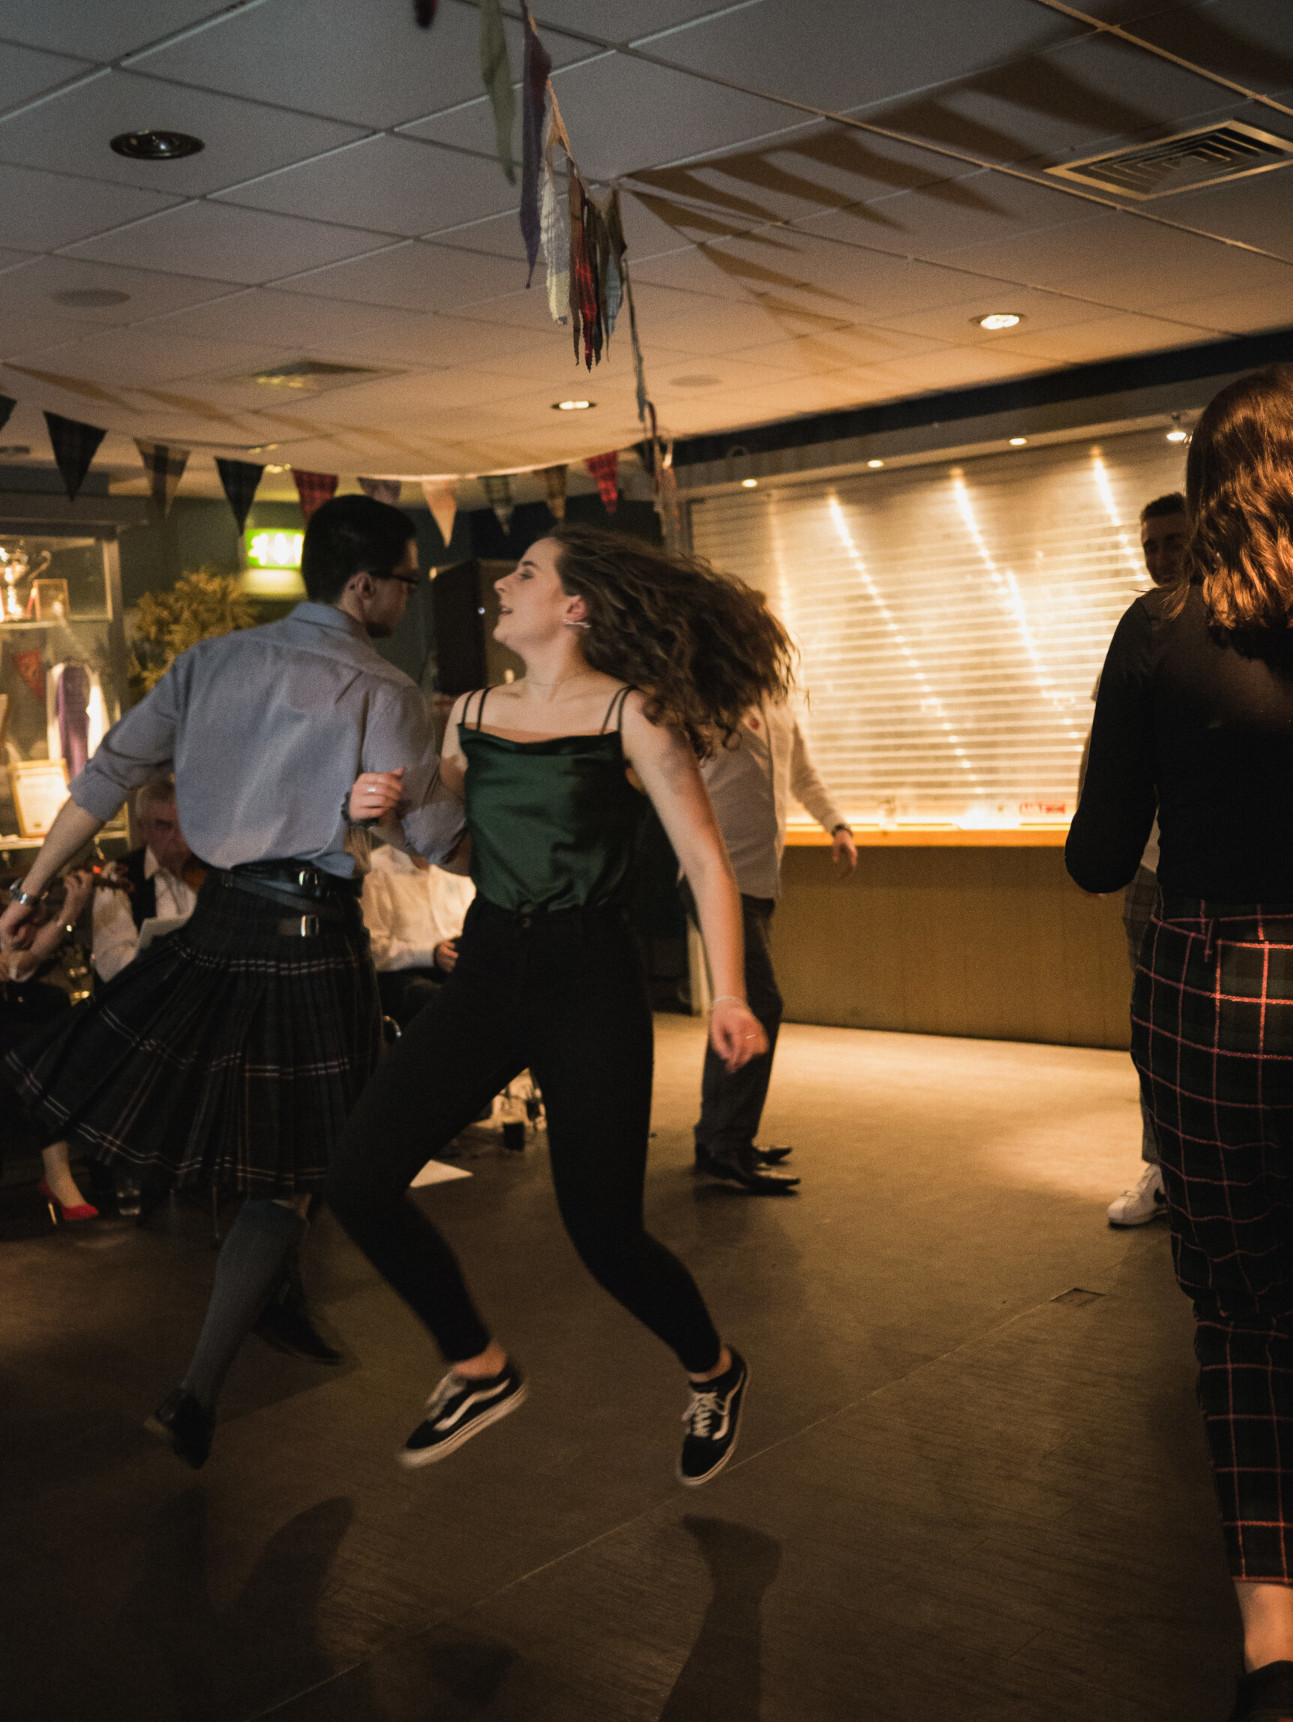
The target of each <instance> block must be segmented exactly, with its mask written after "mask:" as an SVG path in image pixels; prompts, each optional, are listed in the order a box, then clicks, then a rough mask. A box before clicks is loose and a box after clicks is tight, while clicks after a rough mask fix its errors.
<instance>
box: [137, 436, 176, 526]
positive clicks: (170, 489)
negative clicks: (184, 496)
mask: <svg viewBox="0 0 1293 1722" xmlns="http://www.w3.org/2000/svg"><path fill="white" fill-rule="evenodd" d="M135 447H136V448H137V449H138V450H139V458H140V460H142V461H143V463H144V468H145V470H146V471H147V473H148V476H149V478H150V479H151V480H152V486H151V489H150V491H149V502H150V504H151V511H152V514H153V518H154V519H155V520H165V518H166V516H167V515H168V514H169V513H170V511H171V502H172V499H173V498H174V496H175V492H176V491H177V490H178V489H179V485H180V480H181V478H183V476H184V468H185V467H186V466H187V465H188V463H189V451H188V449H186V448H171V447H170V446H169V445H168V444H166V443H164V442H141V441H140V440H139V438H138V437H136V438H135Z"/></svg>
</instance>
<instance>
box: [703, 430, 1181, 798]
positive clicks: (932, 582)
mask: <svg viewBox="0 0 1293 1722" xmlns="http://www.w3.org/2000/svg"><path fill="white" fill-rule="evenodd" d="M1183 471H1184V460H1183V456H1182V451H1181V450H1180V449H1179V448H1176V447H1174V446H1172V445H1170V444H1168V443H1167V442H1166V441H1165V440H1164V435H1163V432H1162V431H1161V430H1156V431H1148V432H1136V433H1133V434H1129V435H1124V436H1116V437H1109V438H1104V439H1102V440H1101V441H1100V442H1099V443H1091V442H1085V443H1066V444H1063V445H1059V446H1049V447H1043V448H1021V449H1012V450H1011V451H1010V452H1009V453H1008V454H1000V455H996V454H994V455H985V456H980V457H977V458H975V459H970V460H963V461H959V462H956V463H946V462H944V463H940V464H938V465H931V466H922V467H906V468H899V469H896V470H892V471H880V472H859V473H857V474H856V475H850V476H847V477H842V478H833V479H829V480H812V481H808V482H803V483H793V482H786V483H778V482H777V481H775V480H764V481H763V484H762V486H761V487H760V488H759V489H758V490H753V491H747V490H741V491H738V492H736V493H735V494H730V495H721V496H714V497H707V498H698V499H697V500H696V501H695V502H694V503H693V504H692V510H691V525H692V541H693V544H694V547H695V549H696V551H697V553H698V554H699V555H702V556H705V557H708V558H709V560H710V561H712V562H713V563H714V564H715V565H716V566H718V567H720V568H726V569H728V570H730V571H731V572H732V573H735V574H739V575H741V576H742V577H743V578H744V579H746V580H748V581H749V582H750V583H751V584H752V585H756V586H759V587H761V588H762V589H763V590H764V591H765V592H766V593H767V594H768V599H769V602H770V603H771V605H772V607H773V608H774V609H775V610H776V612H777V613H778V615H780V617H781V618H782V620H783V621H784V622H785V623H786V625H787V627H788V628H789V629H790V631H791V633H792V634H793V636H794V638H795V641H796V643H797V645H798V646H799V649H800V652H801V654H802V656H801V663H800V681H801V685H802V687H803V688H804V689H805V690H806V692H807V694H808V697H809V703H808V708H807V713H806V716H805V720H804V730H805V734H806V735H807V737H808V741H809V745H810V747H811V749H812V752H813V755H814V758H815V760H816V763H817V765H818V768H819V769H820V771H821V773H822V776H823V777H824V779H825V780H826V782H827V783H828V785H829V786H830V788H831V790H832V792H833V794H834V795H835V797H836V799H837V800H839V801H840V802H841V804H842V805H843V806H844V807H845V809H846V811H847V812H848V814H849V816H850V817H851V818H852V819H853V820H854V821H855V823H860V824H873V825H880V826H901V825H908V824H910V825H922V824H930V825H952V826H964V827H975V826H982V827H991V828H995V827H1012V826H1019V825H1029V824H1048V823H1049V824H1061V823H1065V822H1066V821H1067V820H1068V819H1069V818H1070V817H1071V816H1072V812H1073V808H1074V806H1075V804H1076V794H1077V773H1078V762H1079V759H1080V757H1081V752H1082V744H1083V741H1084V740H1085V738H1086V733H1087V729H1088V726H1089V724H1090V721H1091V691H1092V687H1093V685H1094V682H1095V679H1096V675H1097V673H1098V671H1099V669H1100V665H1101V664H1102V663H1103V661H1104V654H1105V651H1106V649H1107V647H1108V644H1109V640H1110V637H1111V636H1112V634H1113V630H1114V628H1115V626H1116V625H1117V622H1118V619H1119V617H1120V616H1121V615H1122V613H1123V611H1124V610H1125V609H1126V608H1127V605H1128V604H1129V603H1130V602H1131V601H1132V599H1133V598H1134V597H1135V596H1136V594H1137V593H1138V592H1141V591H1144V590H1145V589H1146V588H1147V586H1148V584H1149V578H1148V575H1147V574H1146V572H1145V566H1144V562H1143V560H1142V557H1141V551H1140V526H1139V515H1140V510H1141V507H1142V506H1143V504H1144V503H1146V502H1147V501H1149V500H1150V498H1152V497H1155V496H1159V495H1162V494H1163V493H1164V492H1165V491H1171V490H1177V489H1180V488H1181V486H1182V479H1183Z"/></svg>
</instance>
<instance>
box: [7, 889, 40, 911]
mask: <svg viewBox="0 0 1293 1722" xmlns="http://www.w3.org/2000/svg"><path fill="white" fill-rule="evenodd" d="M9 901H10V902H11V903H21V905H22V907H23V908H24V909H30V908H32V907H33V906H34V905H35V904H37V903H43V902H44V901H45V893H44V892H43V891H37V893H36V895H35V896H34V897H29V896H28V895H27V893H26V891H24V890H23V888H22V886H21V885H20V886H19V887H18V889H17V890H16V891H11V892H10V893H9Z"/></svg>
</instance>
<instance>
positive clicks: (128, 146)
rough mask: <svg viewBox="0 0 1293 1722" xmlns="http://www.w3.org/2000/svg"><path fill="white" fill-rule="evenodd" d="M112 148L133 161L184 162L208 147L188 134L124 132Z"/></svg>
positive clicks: (116, 139) (113, 141) (116, 138)
mask: <svg viewBox="0 0 1293 1722" xmlns="http://www.w3.org/2000/svg"><path fill="white" fill-rule="evenodd" d="M110 147H111V148H112V149H113V150H115V151H116V153H117V154H118V155H124V156H129V158H130V160H131V161H183V159H184V157H185V156H186V155H196V154H197V153H198V151H199V150H202V149H205V148H206V145H205V144H204V143H203V142H202V139H201V138H195V137H190V136H189V134H188V132H152V131H148V132H122V133H121V134H120V135H119V136H117V137H115V138H113V140H112V143H111V145H110Z"/></svg>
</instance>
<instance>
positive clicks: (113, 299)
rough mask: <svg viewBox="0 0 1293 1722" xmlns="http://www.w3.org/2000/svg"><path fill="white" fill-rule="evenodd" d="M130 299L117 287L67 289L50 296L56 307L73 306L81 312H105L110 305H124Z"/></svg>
mask: <svg viewBox="0 0 1293 1722" xmlns="http://www.w3.org/2000/svg"><path fill="white" fill-rule="evenodd" d="M129 297H130V295H129V293H122V292H120V291H119V290H118V289H117V288H115V287H67V288H64V290H63V291H62V292H61V293H51V294H50V298H51V299H52V300H53V301H54V303H55V304H56V305H72V306H75V307H76V309H77V310H79V311H103V310H106V309H107V307H108V306H109V305H124V304H125V303H126V301H127V299H129Z"/></svg>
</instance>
